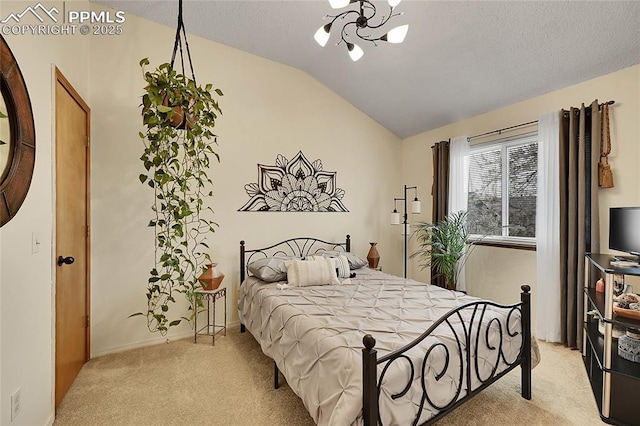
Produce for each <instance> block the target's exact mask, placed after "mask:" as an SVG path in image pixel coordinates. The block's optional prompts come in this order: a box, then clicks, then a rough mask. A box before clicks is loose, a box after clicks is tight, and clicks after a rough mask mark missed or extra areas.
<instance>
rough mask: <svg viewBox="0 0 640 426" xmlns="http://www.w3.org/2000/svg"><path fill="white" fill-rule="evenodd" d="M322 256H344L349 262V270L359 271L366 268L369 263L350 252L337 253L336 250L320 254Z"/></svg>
mask: <svg viewBox="0 0 640 426" xmlns="http://www.w3.org/2000/svg"><path fill="white" fill-rule="evenodd" d="M322 255H323V256H325V257H338V256H346V258H347V260H348V261H349V268H350V269H360V268H362V267H364V266H367V265H368V264H369V262H368V261H367V259H363V258H361V257H360V256H358V255H355V254H353V253H351V252H348V251H337V250H330V251H325V252H322Z"/></svg>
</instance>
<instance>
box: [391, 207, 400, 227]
mask: <svg viewBox="0 0 640 426" xmlns="http://www.w3.org/2000/svg"><path fill="white" fill-rule="evenodd" d="M391 224H392V225H400V213H398V211H397V210H394V211H393V212H391Z"/></svg>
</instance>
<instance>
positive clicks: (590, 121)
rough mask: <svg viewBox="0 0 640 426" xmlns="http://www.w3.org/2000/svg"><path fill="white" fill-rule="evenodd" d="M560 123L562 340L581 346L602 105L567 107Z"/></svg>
mask: <svg viewBox="0 0 640 426" xmlns="http://www.w3.org/2000/svg"><path fill="white" fill-rule="evenodd" d="M562 113H563V119H562V122H561V127H560V286H561V317H560V318H561V321H562V335H561V337H562V343H564V345H565V346H568V347H572V348H580V347H582V323H583V310H584V304H583V303H584V302H583V301H584V291H583V286H584V276H585V275H584V273H585V271H584V255H585V253H589V252H593V253H597V252H598V251H599V250H600V238H599V227H600V221H599V208H598V160H599V155H600V126H601V123H600V110H599V105H598V101H597V100H595V101H593V103H592V104H591V106H590V107H587V108H585V106H584V104H582V107H581V108H571V109H569V110H568V111H565V110H563V111H562Z"/></svg>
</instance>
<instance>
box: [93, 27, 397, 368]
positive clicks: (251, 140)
mask: <svg viewBox="0 0 640 426" xmlns="http://www.w3.org/2000/svg"><path fill="white" fill-rule="evenodd" d="M173 36H174V30H173V29H171V28H168V27H164V26H161V25H158V24H154V23H151V22H149V21H146V20H142V19H138V18H136V17H133V16H128V17H127V22H126V30H125V34H124V35H123V36H119V37H111V38H100V37H94V38H92V39H91V82H92V84H91V107H92V111H93V122H92V147H91V152H92V181H91V183H92V202H93V206H92V207H93V208H92V229H93V233H92V238H93V239H92V243H93V246H92V259H93V269H92V301H91V305H92V329H91V332H92V353H93V355H97V354H103V353H106V352H112V351H116V350H121V349H124V348H129V347H134V346H140V345H144V344H148V343H151V342H159V341H163V339H162V338H161V336H159V335H157V334H155V335H154V334H150V333H149V332H148V331H147V329H146V323H145V321H144V319H142V317H137V318H132V319H128V318H127V316H128V315H130V314H131V313H133V312H138V311H144V310H146V297H145V292H146V282H147V278H148V275H147V274H148V271H149V270H150V269H151V268H152V267H153V233H152V230H151V229H150V228H147V227H146V225H147V223H148V222H149V220H150V219H151V210H150V205H151V203H152V197H153V193H152V191H150V189H149V188H148V187H147V186H146V185H141V184H140V182H139V180H138V175H139V174H140V173H141V172H143V171H144V169H143V168H142V164H141V161H140V160H139V157H140V155H141V153H142V150H143V145H142V142H141V141H140V140H139V138H138V132H139V131H140V130H142V126H141V122H142V121H141V117H140V109H139V104H140V97H141V95H142V93H143V87H144V80H143V79H142V75H141V71H140V68H139V66H138V62H139V61H140V59H141V58H143V57H149V59H150V61H151V63H152V64H153V65H156V66H157V65H159V64H160V63H161V62H164V61H167V60H168V59H169V58H170V54H171V48H172V46H173ZM189 46H190V48H191V53H192V57H193V60H194V67H195V71H196V77H197V79H198V82H200V83H202V84H204V83H207V82H212V83H213V84H214V85H215V86H216V87H220V88H221V89H222V90H223V92H224V97H222V98H221V100H220V103H221V107H222V109H223V116H222V117H221V118H220V120H219V121H218V125H219V127H217V128H216V129H217V132H216V133H217V134H218V135H219V145H220V146H219V149H218V152H219V153H220V156H221V162H220V164H214V165H213V166H212V167H211V176H212V178H213V181H214V182H215V188H214V192H215V196H214V198H213V200H212V203H211V206H212V207H213V209H214V211H215V218H214V220H215V221H216V222H217V223H219V225H220V227H219V229H218V231H217V232H216V233H215V234H214V235H211V238H210V241H209V242H210V247H211V250H210V254H211V256H212V258H213V259H214V261H216V262H218V263H219V268H220V270H221V271H222V272H223V273H224V274H225V276H226V278H225V280H224V284H225V285H226V286H227V288H228V293H227V294H228V296H227V298H228V300H227V307H228V310H229V317H228V321H229V322H234V321H237V310H236V289H237V287H238V284H239V267H238V263H239V254H238V251H239V248H238V247H239V245H238V244H239V241H240V240H241V239H244V240H246V242H247V245H248V246H251V247H259V246H263V245H266V244H269V243H272V242H275V241H279V240H282V239H286V238H291V237H295V236H307V235H310V236H316V237H321V238H323V239H328V240H334V241H343V240H344V238H345V234H347V233H350V234H351V236H352V240H353V244H354V247H353V249H354V251H355V252H356V253H358V254H360V255H361V256H363V257H365V256H366V254H367V251H368V247H369V244H368V243H369V241H378V242H379V245H378V247H379V251H380V254H381V257H382V260H381V262H382V265H383V266H384V267H385V270H389V271H394V272H396V273H401V271H402V270H401V269H398V267H399V268H401V267H402V266H401V263H400V254H398V253H397V252H395V254H394V251H392V247H393V245H392V240H391V232H392V231H393V229H392V228H391V227H390V226H388V222H387V217H388V212H389V209H390V208H391V203H392V199H393V197H394V196H397V195H398V194H397V192H398V191H401V189H402V188H401V186H400V185H401V182H400V173H396V172H395V170H398V168H399V165H400V162H401V157H400V143H401V142H400V140H399V139H398V138H397V137H395V136H394V135H392V134H391V133H390V132H388V131H387V130H385V129H384V128H383V127H381V126H380V125H379V124H377V123H376V122H374V121H373V120H372V119H371V118H369V117H368V116H366V115H364V114H363V113H362V112H360V111H358V110H357V109H355V108H354V107H353V106H352V105H350V104H349V103H348V102H346V101H345V100H344V99H342V98H340V97H339V96H337V95H336V94H335V93H333V92H331V91H330V90H328V89H327V88H326V87H324V86H323V85H322V84H320V83H319V82H318V81H316V80H315V79H314V78H312V77H310V76H309V75H307V74H305V73H304V72H302V71H300V70H297V69H294V68H291V67H288V66H284V65H281V64H278V63H275V62H272V61H269V60H266V59H263V58H260V57H257V56H254V55H250V54H247V53H244V52H242V51H239V50H236V49H232V48H229V47H226V46H223V45H220V44H217V43H213V42H210V41H206V40H203V39H201V38H198V37H196V36H189ZM299 150H302V151H303V152H304V154H305V155H306V156H307V158H308V159H309V160H310V161H314V160H316V159H321V160H322V163H323V166H324V168H325V170H330V171H337V173H338V174H337V184H338V187H340V188H343V189H344V190H345V192H346V195H345V197H344V200H343V201H344V204H345V205H346V206H347V208H348V209H349V213H258V212H238V211H237V210H238V209H239V208H240V207H241V206H242V205H243V204H244V203H245V202H246V201H248V196H247V194H246V193H245V191H244V185H245V184H247V183H250V182H257V163H262V164H274V163H275V158H276V156H277V155H278V154H282V155H284V156H285V157H287V158H289V159H290V158H292V157H293V156H294V155H295V154H297V152H298V151H299ZM184 307H185V306H184V304H179V305H177V306H173V307H171V311H172V312H174V313H176V312H178V313H180V312H181V308H182V309H184ZM185 333H187V334H188V333H191V329H190V328H188V327H187V326H184V327H183V326H180V328H179V329H177V330H175V331H174V332H172V333H171V334H170V337H171V336H173V337H176V336H180V335H184V334H185Z"/></svg>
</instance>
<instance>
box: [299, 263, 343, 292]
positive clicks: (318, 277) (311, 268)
mask: <svg viewBox="0 0 640 426" xmlns="http://www.w3.org/2000/svg"><path fill="white" fill-rule="evenodd" d="M287 282H288V283H289V285H290V286H294V287H306V286H310V285H327V284H334V285H338V284H340V281H339V280H338V276H337V275H336V270H335V268H334V267H333V262H332V261H331V259H327V258H322V259H317V260H293V261H291V262H287Z"/></svg>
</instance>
